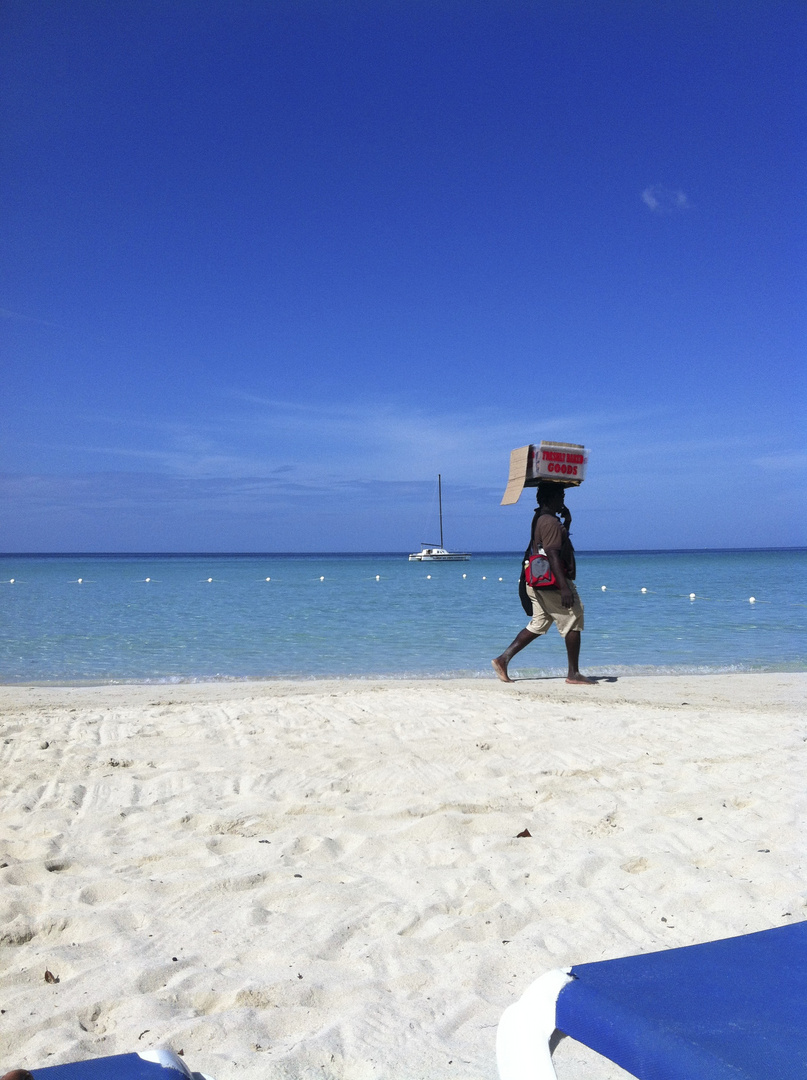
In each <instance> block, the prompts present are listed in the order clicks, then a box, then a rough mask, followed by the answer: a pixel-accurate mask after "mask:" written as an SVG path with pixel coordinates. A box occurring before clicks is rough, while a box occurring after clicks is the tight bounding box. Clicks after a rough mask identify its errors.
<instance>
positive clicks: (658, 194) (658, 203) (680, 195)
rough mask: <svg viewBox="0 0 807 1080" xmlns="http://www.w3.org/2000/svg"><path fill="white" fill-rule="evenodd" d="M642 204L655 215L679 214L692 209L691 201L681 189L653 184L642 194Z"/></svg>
mask: <svg viewBox="0 0 807 1080" xmlns="http://www.w3.org/2000/svg"><path fill="white" fill-rule="evenodd" d="M642 202H643V203H644V204H645V206H646V207H647V208H648V209H649V210H652V211H653V213H654V214H677V213H680V212H681V211H682V210H688V209H689V207H690V202H689V199H688V198H687V197H686V194H685V193H684V192H683V191H681V189H680V188H668V187H665V186H664V185H663V184H651V185H650V187H646V188H645V189H644V191H643V192H642Z"/></svg>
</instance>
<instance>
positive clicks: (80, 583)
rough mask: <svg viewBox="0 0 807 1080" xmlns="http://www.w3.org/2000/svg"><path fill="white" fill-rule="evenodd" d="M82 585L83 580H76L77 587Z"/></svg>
mask: <svg viewBox="0 0 807 1080" xmlns="http://www.w3.org/2000/svg"><path fill="white" fill-rule="evenodd" d="M83 583H84V578H78V579H77V581H76V584H77V585H82V584H83Z"/></svg>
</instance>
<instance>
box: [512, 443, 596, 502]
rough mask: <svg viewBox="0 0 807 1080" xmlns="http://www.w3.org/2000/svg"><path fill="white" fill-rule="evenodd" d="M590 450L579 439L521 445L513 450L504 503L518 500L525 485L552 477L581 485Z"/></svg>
mask: <svg viewBox="0 0 807 1080" xmlns="http://www.w3.org/2000/svg"><path fill="white" fill-rule="evenodd" d="M588 454H589V452H588V450H587V449H586V448H585V446H580V445H579V444H578V443H562V442H540V443H539V444H538V445H537V446H536V445H535V443H530V445H529V446H519V448H518V449H517V450H513V451H511V453H510V476H509V479H508V481H507V487H506V488H505V490H504V496H503V497H502V501H501V505H502V506H509V505H511V504H512V503H517V502H518V500H519V496H520V495H521V492H522V491H523V490H524V488H525V487H538V485H539V484H540V483H541V482H542V481H544V480H552V481H554V482H555V483H557V484H563V486H564V487H578V486H579V485H580V484H582V483H583V481H584V480H585V478H586V465H588Z"/></svg>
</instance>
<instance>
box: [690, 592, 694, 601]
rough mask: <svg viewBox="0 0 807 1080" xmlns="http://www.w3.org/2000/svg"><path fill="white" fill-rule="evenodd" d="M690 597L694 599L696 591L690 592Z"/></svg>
mask: <svg viewBox="0 0 807 1080" xmlns="http://www.w3.org/2000/svg"><path fill="white" fill-rule="evenodd" d="M689 599H690V600H694V599H695V594H694V592H691V593H690V594H689Z"/></svg>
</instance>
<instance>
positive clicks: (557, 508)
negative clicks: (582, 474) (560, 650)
mask: <svg viewBox="0 0 807 1080" xmlns="http://www.w3.org/2000/svg"><path fill="white" fill-rule="evenodd" d="M558 514H560V516H561V518H562V519H563V524H561V522H560V521H559V520H558V518H557V515H558ZM571 523H572V515H571V513H570V512H569V510H568V509H567V507H566V505H565V502H564V488H563V485H562V484H554V483H551V482H549V481H545V482H543V483H540V484H539V485H538V509H537V511H536V514H535V518H534V519H533V530H532V545H531V548H530V550H531V552H532V554H537V553H538V551H539V549H540V548H543V549H544V551H545V552H546V557H547V559H548V560H549V566H550V568H551V570H552V573H553V574H554V575H555V581H556V582H557V585H556V586H552V587H551V588H543V589H533V588H531V587H530V586H527V596H528V597H529V599H530V601H531V603H532V618H531V619H530V621H529V622H528V623H527V625H526V626H525V628H524V629H523V630H522V631H521V632H520V633H519V634H518V636H517V637H516V638H515V640H514V641H512V642H511V643H510V644H509V645H508V646H507V648H506V649H505V650H504V652H503V653H502V654H501V656H497V657H496V659H495V660H491V663H492V664H493V670H494V671H495V672H496V674H497V675H498V676H499V678H500V679H501V680H502V682H513V680H512V679H511V678H510V676H509V675H508V674H507V665H508V664H509V663H510V661H511V660H512V659H513V657H514V656H515V655H516V653H519V652H521V650H522V649H524V648H526V647H527V645H529V643H530V642H531V641H535V639H536V638H537V637H540V636H541V634H545V633H546V632H547V630H548V629H549V628H550V626H551V625H552V623H553V622H554V623H555V624H556V625H557V628H558V630H559V631H560V634H561V636H562V637H563V639H564V641H565V642H566V654H567V656H568V658H569V670H568V672H567V674H566V682H567V683H582V684H588V683H593V682H594V679H588V678H586V676H585V675H581V674H580V671H579V669H578V666H577V664H578V660H579V658H580V631H581V630H582V629H583V605H582V603H581V601H580V597H579V596H578V595H577V589H576V588H575V586H574V577H575V572H576V568H575V559H574V548H573V547H572V542H571V540H570V539H569V526H570V525H571Z"/></svg>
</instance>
